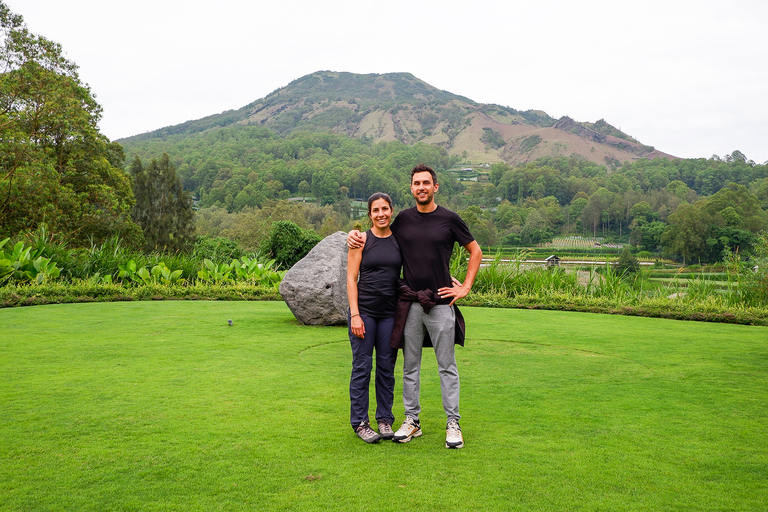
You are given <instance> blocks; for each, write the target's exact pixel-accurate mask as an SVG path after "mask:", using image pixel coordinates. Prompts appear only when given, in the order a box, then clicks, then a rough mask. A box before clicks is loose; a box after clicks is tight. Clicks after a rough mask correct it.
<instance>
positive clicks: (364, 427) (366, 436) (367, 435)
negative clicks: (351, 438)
mask: <svg viewBox="0 0 768 512" xmlns="http://www.w3.org/2000/svg"><path fill="white" fill-rule="evenodd" d="M355 433H356V434H357V437H359V438H360V439H362V440H363V441H365V442H366V443H368V444H373V443H378V442H379V441H381V436H380V435H379V434H377V433H376V432H374V431H373V429H372V428H371V426H370V425H369V424H368V422H367V421H361V422H360V425H358V426H357V428H355Z"/></svg>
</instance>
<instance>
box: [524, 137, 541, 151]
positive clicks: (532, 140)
mask: <svg viewBox="0 0 768 512" xmlns="http://www.w3.org/2000/svg"><path fill="white" fill-rule="evenodd" d="M539 143H541V136H539V135H530V136H528V137H526V138H524V139H523V141H522V142H521V143H520V151H522V152H524V153H527V152H529V151H531V150H533V148H535V147H536V146H538V145H539Z"/></svg>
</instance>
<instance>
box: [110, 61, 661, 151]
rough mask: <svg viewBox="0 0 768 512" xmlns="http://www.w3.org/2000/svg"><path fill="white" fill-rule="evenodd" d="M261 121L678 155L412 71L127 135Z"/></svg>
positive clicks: (470, 145) (371, 135) (337, 77)
mask: <svg viewBox="0 0 768 512" xmlns="http://www.w3.org/2000/svg"><path fill="white" fill-rule="evenodd" d="M231 125H258V126H264V127H267V128H269V129H270V130H272V131H274V132H275V133H277V134H279V135H286V134H288V133H291V132H293V131H297V130H312V131H332V132H334V133H340V134H345V135H348V136H350V137H360V138H367V139H369V140H373V141H395V140H398V141H401V142H403V143H405V144H414V143H416V142H424V143H427V144H436V145H439V146H442V147H444V148H445V149H446V150H447V151H448V153H449V154H452V155H458V156H460V157H462V159H463V160H466V161H469V162H472V163H495V162H500V161H505V162H507V163H510V164H518V163H521V162H528V161H532V160H535V159H537V158H539V157H542V156H572V155H579V156H581V157H583V158H585V159H587V160H590V161H593V162H596V163H599V164H601V165H605V164H616V163H620V162H624V161H634V160H638V159H641V158H647V159H653V158H674V157H672V156H671V155H668V154H666V153H662V152H660V151H657V150H656V149H654V148H653V147H652V146H646V145H643V144H641V143H640V142H638V141H637V140H635V139H634V138H632V137H630V136H629V135H627V134H625V133H623V132H622V131H620V130H618V129H617V128H615V127H613V126H611V125H610V124H608V123H607V122H605V121H604V120H602V119H601V120H599V121H597V122H596V123H584V122H577V121H575V120H573V119H570V118H569V117H563V118H561V119H554V118H552V117H550V116H549V115H548V114H547V113H546V112H542V111H540V110H527V111H518V110H515V109H513V108H510V107H505V106H501V105H494V104H483V103H476V102H474V101H472V100H470V99H469V98H466V97H464V96H458V95H456V94H453V93H450V92H447V91H443V90H440V89H437V88H435V87H433V86H431V85H429V84H427V83H425V82H423V81H421V80H419V79H418V78H416V77H415V76H413V75H412V74H410V73H387V74H367V75H362V74H354V73H345V72H332V71H318V72H316V73H312V74H310V75H307V76H304V77H302V78H299V79H297V80H294V81H293V82H291V83H290V84H288V85H287V86H285V87H282V88H280V89H278V90H276V91H274V92H272V93H271V94H269V95H267V96H266V97H264V98H262V99H260V100H256V101H254V102H253V103H251V104H249V105H246V106H244V107H242V108H240V109H238V110H229V111H226V112H222V113H221V114H216V115H211V116H208V117H205V118H202V119H198V120H194V121H188V122H186V123H182V124H179V125H175V126H169V127H166V128H161V129H159V130H155V131H153V132H149V133H145V134H142V135H136V136H133V137H129V138H127V139H122V140H121V141H119V142H124V143H131V142H138V141H141V140H146V139H152V138H158V137H164V136H166V135H170V134H183V133H190V134H192V133H196V132H201V131H205V130H214V129H216V128H220V127H224V126H231Z"/></svg>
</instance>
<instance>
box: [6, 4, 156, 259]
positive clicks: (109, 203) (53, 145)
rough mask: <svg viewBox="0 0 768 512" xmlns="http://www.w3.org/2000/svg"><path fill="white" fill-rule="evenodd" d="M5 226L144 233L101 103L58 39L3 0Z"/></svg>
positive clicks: (88, 233)
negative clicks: (102, 123) (34, 27)
mask: <svg viewBox="0 0 768 512" xmlns="http://www.w3.org/2000/svg"><path fill="white" fill-rule="evenodd" d="M0 70H2V73H0V169H2V172H1V173H0V232H2V233H5V234H7V235H13V236H15V235H18V234H19V233H22V232H25V231H34V230H35V229H37V227H38V226H39V225H41V224H43V223H46V224H47V225H48V229H49V230H50V231H51V232H53V233H63V234H66V236H67V238H68V240H69V241H70V243H71V244H76V245H86V244H87V241H88V240H89V238H94V239H97V240H103V239H105V238H107V237H109V236H111V235H113V234H121V235H122V236H123V237H126V238H128V239H130V240H132V241H136V240H139V239H140V237H141V235H140V232H139V229H138V228H137V226H136V225H135V224H134V223H133V222H132V221H131V219H130V217H129V209H130V206H131V204H132V203H133V193H132V191H131V187H130V180H129V178H128V177H127V176H126V175H125V173H124V172H123V171H122V170H121V169H120V166H121V164H122V161H123V153H122V148H121V147H120V146H119V145H118V144H114V143H110V142H109V140H108V139H107V138H106V137H105V136H103V135H102V134H101V133H99V130H98V122H99V119H100V118H101V107H100V106H99V104H98V103H97V102H96V100H95V99H94V97H93V95H92V94H91V91H90V89H89V88H88V86H87V85H85V84H83V83H82V82H81V81H80V78H79V75H78V71H77V66H76V65H75V64H74V63H73V62H70V61H69V60H67V59H66V58H65V57H64V52H63V50H62V48H61V46H60V45H58V44H57V43H54V42H52V41H49V40H47V39H45V38H44V37H42V36H37V35H35V34H32V33H31V32H29V30H28V29H27V27H26V25H25V24H24V22H23V19H22V18H21V16H17V15H14V14H13V13H11V12H10V10H9V9H8V7H7V6H6V5H5V4H4V3H0Z"/></svg>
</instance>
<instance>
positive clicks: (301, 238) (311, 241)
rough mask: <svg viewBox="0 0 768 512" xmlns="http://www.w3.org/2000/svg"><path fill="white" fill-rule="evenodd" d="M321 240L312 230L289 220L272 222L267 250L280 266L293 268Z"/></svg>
mask: <svg viewBox="0 0 768 512" xmlns="http://www.w3.org/2000/svg"><path fill="white" fill-rule="evenodd" d="M319 242H320V237H319V236H318V235H317V234H316V233H315V232H314V231H311V230H307V229H301V228H300V227H299V226H297V225H296V224H295V223H293V222H291V221H287V220H281V221H277V222H275V223H274V224H272V229H271V231H270V234H269V240H268V241H267V244H266V247H265V249H266V252H267V253H268V254H269V256H270V258H272V259H274V260H275V264H277V265H278V267H279V268H283V269H288V268H291V267H292V266H293V265H294V264H296V262H297V261H299V260H300V259H301V258H303V257H304V256H306V255H307V254H308V253H309V251H311V250H312V248H313V247H314V246H316V245H317V244H318V243H319Z"/></svg>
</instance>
